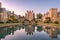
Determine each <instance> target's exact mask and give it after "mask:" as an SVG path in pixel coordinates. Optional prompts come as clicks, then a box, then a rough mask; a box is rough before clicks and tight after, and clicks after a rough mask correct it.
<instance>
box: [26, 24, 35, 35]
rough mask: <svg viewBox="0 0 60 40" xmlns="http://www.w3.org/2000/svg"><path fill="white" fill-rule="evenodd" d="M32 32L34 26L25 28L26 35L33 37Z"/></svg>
mask: <svg viewBox="0 0 60 40" xmlns="http://www.w3.org/2000/svg"><path fill="white" fill-rule="evenodd" d="M34 31H35V26H32V25H27V26H26V27H25V32H26V33H27V35H33V32H34Z"/></svg>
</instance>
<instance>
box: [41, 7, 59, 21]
mask: <svg viewBox="0 0 60 40" xmlns="http://www.w3.org/2000/svg"><path fill="white" fill-rule="evenodd" d="M59 14H60V12H58V9H57V8H51V9H50V10H49V12H47V13H46V14H44V15H43V17H42V19H43V21H44V20H46V17H50V19H51V20H52V21H53V22H54V21H58V22H60V21H59V20H60V17H59Z"/></svg>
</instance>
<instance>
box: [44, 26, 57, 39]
mask: <svg viewBox="0 0 60 40" xmlns="http://www.w3.org/2000/svg"><path fill="white" fill-rule="evenodd" d="M57 30H58V29H56V28H50V27H45V29H44V31H45V32H46V33H48V34H49V37H50V40H57V39H58V31H57Z"/></svg>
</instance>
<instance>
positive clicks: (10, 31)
mask: <svg viewBox="0 0 60 40" xmlns="http://www.w3.org/2000/svg"><path fill="white" fill-rule="evenodd" d="M35 27H36V29H35ZM21 29H25V32H26V35H32V36H33V34H34V33H36V32H41V33H42V31H43V30H44V32H46V33H47V34H48V35H49V37H50V40H52V39H54V40H55V39H56V40H57V39H58V34H60V29H57V28H50V27H45V26H35V25H25V26H24V25H17V26H10V27H4V28H0V40H1V39H5V37H6V36H7V35H14V33H15V31H16V30H21ZM35 30H36V31H35ZM37 35H38V34H37ZM38 36H39V35H38ZM43 36H44V35H43ZM37 38H38V37H37Z"/></svg>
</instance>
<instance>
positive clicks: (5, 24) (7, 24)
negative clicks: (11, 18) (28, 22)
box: [0, 23, 21, 27]
mask: <svg viewBox="0 0 60 40" xmlns="http://www.w3.org/2000/svg"><path fill="white" fill-rule="evenodd" d="M20 24H21V23H4V24H0V27H3V26H10V25H20Z"/></svg>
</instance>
